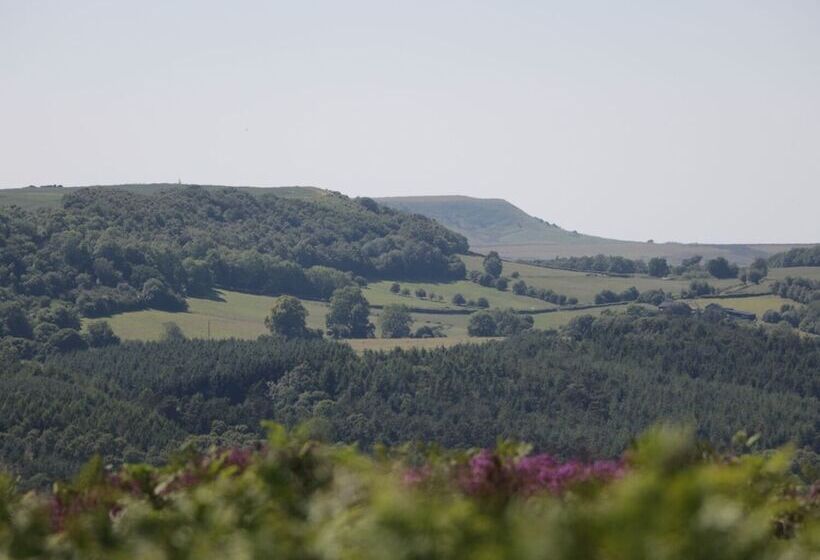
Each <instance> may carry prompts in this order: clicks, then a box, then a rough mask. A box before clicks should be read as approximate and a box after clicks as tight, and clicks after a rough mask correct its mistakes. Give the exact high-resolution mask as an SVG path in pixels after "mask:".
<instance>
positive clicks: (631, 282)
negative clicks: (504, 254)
mask: <svg viewBox="0 0 820 560" xmlns="http://www.w3.org/2000/svg"><path fill="white" fill-rule="evenodd" d="M462 260H463V261H464V263H465V264H466V265H467V270H482V261H483V257H473V256H463V257H462ZM513 272H518V274H519V275H520V278H521V279H522V280H524V282H526V283H527V285H528V286H536V287H538V288H544V289H549V290H553V291H554V292H556V293H559V294H563V295H565V296H567V297H577V298H578V301H579V303H593V302H594V301H595V295H596V294H598V293H600V292H601V291H602V290H612V291H613V292H622V291H624V290H627V289H629V288H630V287H632V286H635V287H636V288H637V289H638V291H640V292H645V291H647V290H656V289H659V290H663V291H664V292H667V293H670V294H672V295H674V296H676V297H677V296H680V293H681V290H683V289H686V288H688V287H689V283H690V281H691V280H689V279H688V278H654V277H652V276H647V275H643V274H636V275H632V276H626V277H621V276H608V275H606V274H597V273H591V272H576V271H573V270H562V269H557V268H545V267H540V266H533V265H529V264H522V263H514V262H507V261H504V272H503V274H504V275H505V276H510V275H511V274H512V273H513ZM707 281H708V282H709V283H710V284H711V285H712V286H714V287H715V288H717V289H718V290H725V289H729V288H731V287H733V286H737V285H740V281H738V280H737V279H728V280H718V279H717V278H709V279H708V280H707Z"/></svg>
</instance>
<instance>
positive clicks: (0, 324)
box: [0, 187, 467, 358]
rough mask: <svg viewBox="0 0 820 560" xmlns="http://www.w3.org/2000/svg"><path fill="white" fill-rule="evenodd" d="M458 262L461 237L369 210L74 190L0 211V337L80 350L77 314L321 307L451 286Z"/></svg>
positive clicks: (11, 343)
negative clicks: (189, 301)
mask: <svg viewBox="0 0 820 560" xmlns="http://www.w3.org/2000/svg"><path fill="white" fill-rule="evenodd" d="M466 251H467V242H466V240H465V239H464V237H462V236H460V235H458V234H455V233H453V232H450V231H449V230H447V229H445V228H443V227H442V226H440V225H438V224H436V223H435V222H433V221H432V220H429V219H427V218H424V217H422V216H415V215H408V214H403V213H400V212H397V211H395V210H390V209H388V208H385V207H382V206H379V205H378V204H376V203H375V202H373V201H372V200H370V199H356V200H352V199H349V198H347V197H344V196H342V195H336V194H332V193H328V194H327V195H326V196H324V197H322V198H320V199H317V200H316V201H303V200H294V199H286V198H280V197H277V196H274V195H272V194H263V195H261V196H254V195H251V194H248V193H247V192H243V191H239V190H236V189H223V190H206V189H203V188H198V187H180V188H178V189H173V190H167V191H162V192H157V193H154V194H135V193H131V192H126V191H122V190H115V189H106V188H89V189H79V190H76V191H72V192H70V193H68V194H66V195H65V196H64V198H63V207H62V208H61V209H56V210H54V209H40V210H23V209H20V208H17V207H6V208H2V209H0V336H2V337H4V342H3V344H4V346H3V351H4V352H13V353H17V354H18V355H19V356H20V357H24V358H29V357H32V356H34V355H35V354H38V353H43V352H46V353H48V352H49V351H57V350H65V349H72V348H78V347H81V346H82V344H81V341H80V340H79V339H78V334H77V332H76V330H77V329H78V327H79V317H80V316H86V317H100V316H105V315H109V314H112V313H116V312H122V311H128V310H133V309H140V308H146V307H151V308H158V309H166V310H172V311H174V310H182V309H185V307H186V302H185V299H184V298H185V296H187V295H197V296H205V297H207V296H208V295H209V294H211V293H212V290H213V288H214V287H216V286H218V287H223V288H227V289H234V290H240V291H246V292H254V293H263V294H273V295H276V294H293V295H297V296H300V297H307V298H317V299H325V300H327V299H329V298H330V296H331V294H332V293H333V291H334V290H336V289H337V288H340V287H344V286H347V285H351V284H354V283H364V282H366V281H367V279H368V278H402V279H424V280H431V281H432V280H449V279H459V278H463V277H464V275H465V269H464V264H463V263H462V261H461V260H460V259H459V258H458V257H456V256H455V255H456V253H464V252H466ZM9 339H12V340H9Z"/></svg>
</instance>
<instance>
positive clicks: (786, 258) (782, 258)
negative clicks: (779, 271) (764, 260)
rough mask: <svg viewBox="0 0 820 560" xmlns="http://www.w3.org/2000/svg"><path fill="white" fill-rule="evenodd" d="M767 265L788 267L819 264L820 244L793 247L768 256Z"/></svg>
mask: <svg viewBox="0 0 820 560" xmlns="http://www.w3.org/2000/svg"><path fill="white" fill-rule="evenodd" d="M769 265H770V266H773V267H784V268H789V267H793V266H820V245H813V246H811V247H795V248H794V249H791V250H789V251H786V252H784V253H778V254H776V255H772V256H771V257H769Z"/></svg>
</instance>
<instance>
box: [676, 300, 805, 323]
mask: <svg viewBox="0 0 820 560" xmlns="http://www.w3.org/2000/svg"><path fill="white" fill-rule="evenodd" d="M686 303H688V304H689V305H691V306H693V307H696V308H699V309H705V308H706V306H707V305H709V304H710V303H717V304H718V305H722V306H723V307H731V308H733V309H738V310H740V311H748V312H750V313H755V314H757V318H758V319H760V317H761V316H762V315H763V313H765V312H766V311H768V310H769V309H774V310H776V311H779V310H780V307H781V306H782V305H793V306H800V304H799V303H796V302H794V301H792V300H790V299H785V298H782V297H780V296H774V295H771V294H769V295H763V296H757V297H739V298H701V299H694V300H687V301H686Z"/></svg>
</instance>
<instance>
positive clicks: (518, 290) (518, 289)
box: [512, 280, 527, 296]
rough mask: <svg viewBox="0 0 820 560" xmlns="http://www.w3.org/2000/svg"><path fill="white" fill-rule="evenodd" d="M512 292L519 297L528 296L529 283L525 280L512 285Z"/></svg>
mask: <svg viewBox="0 0 820 560" xmlns="http://www.w3.org/2000/svg"><path fill="white" fill-rule="evenodd" d="M512 291H513V293H514V294H515V295H517V296H523V295H526V294H527V283H526V282H524V281H523V280H518V281H516V282H515V283H513V285H512Z"/></svg>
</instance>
